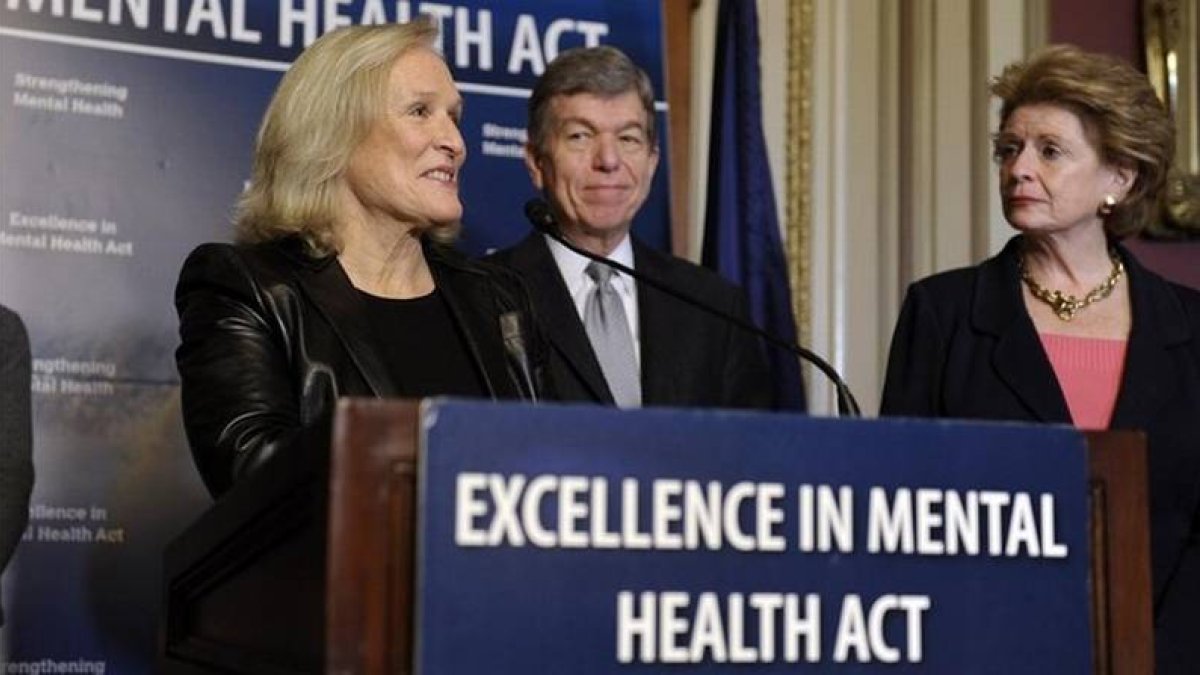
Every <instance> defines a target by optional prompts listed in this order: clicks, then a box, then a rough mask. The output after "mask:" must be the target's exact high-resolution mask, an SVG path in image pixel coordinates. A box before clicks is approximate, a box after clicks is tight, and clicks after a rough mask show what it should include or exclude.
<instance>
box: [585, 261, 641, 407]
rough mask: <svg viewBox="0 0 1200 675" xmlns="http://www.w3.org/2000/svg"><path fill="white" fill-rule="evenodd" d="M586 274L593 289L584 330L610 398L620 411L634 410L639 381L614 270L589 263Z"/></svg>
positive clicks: (639, 393)
mask: <svg viewBox="0 0 1200 675" xmlns="http://www.w3.org/2000/svg"><path fill="white" fill-rule="evenodd" d="M586 272H587V275H588V276H589V277H591V279H592V281H594V282H596V288H595V289H593V290H592V292H591V293H590V294H588V297H587V302H585V303H584V305H583V327H584V328H585V329H587V334H588V339H589V340H591V342H592V350H593V351H595V352H596V359H597V360H598V361H600V370H602V371H604V379H605V380H608V388H609V389H610V390H612V394H613V399H614V400H615V401H616V402H617V405H618V406H620V407H622V408H636V407H638V406H640V405H641V404H642V385H641V378H640V377H638V368H637V359H636V357H635V356H634V353H633V335H632V334H631V333H630V331H629V321H628V320H626V318H625V305H624V304H623V303H622V302H621V295H620V294H619V293H617V289H615V288H613V286H612V275H613V270H612V268H610V267H607V266H605V265H602V264H600V263H598V262H592V263H590V264H589V265H588V266H587V270H586Z"/></svg>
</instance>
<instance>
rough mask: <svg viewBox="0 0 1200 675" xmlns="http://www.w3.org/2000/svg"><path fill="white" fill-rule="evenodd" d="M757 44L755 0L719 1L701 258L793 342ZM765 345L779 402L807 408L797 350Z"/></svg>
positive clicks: (769, 326)
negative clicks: (765, 125) (730, 282)
mask: <svg viewBox="0 0 1200 675" xmlns="http://www.w3.org/2000/svg"><path fill="white" fill-rule="evenodd" d="M758 50H759V47H758V10H757V7H756V5H755V2H754V0H745V1H739V0H721V3H720V5H719V7H718V9H717V60H716V70H715V72H714V74H713V103H712V132H711V138H710V143H709V157H708V210H707V216H706V219H705V227H704V230H705V232H704V253H703V262H704V265H705V266H707V267H710V268H712V269H715V270H716V271H718V272H720V273H721V274H722V275H723V276H724V277H725V278H727V279H729V280H730V281H732V282H734V283H736V284H738V285H739V286H741V287H742V288H743V289H745V292H746V295H747V298H748V300H749V302H750V316H751V318H752V319H753V320H754V323H756V324H757V325H758V326H760V327H762V328H763V329H765V330H767V331H768V332H770V333H772V334H774V335H775V336H777V337H779V338H782V339H784V340H788V341H791V342H795V341H796V321H795V318H794V317H793V316H792V299H791V298H792V294H791V290H790V289H789V287H788V272H787V259H786V258H785V256H784V254H783V243H782V241H781V238H780V235H779V220H778V218H777V217H776V214H775V193H774V191H773V189H772V187H771V167H770V166H769V164H768V163H767V149H766V142H765V140H764V138H763V130H762V93H761V91H760V83H759V77H760V76H759V64H758ZM766 349H767V351H766V354H767V359H768V365H769V366H770V369H771V374H772V377H773V378H774V383H773V384H774V390H775V404H776V407H778V408H780V409H785V410H804V408H805V401H804V384H803V381H802V380H801V377H800V364H799V362H798V361H797V360H796V356H795V355H793V354H791V353H790V352H788V351H786V350H783V349H779V348H777V347H771V346H767V347H766Z"/></svg>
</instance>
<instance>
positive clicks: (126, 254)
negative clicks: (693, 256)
mask: <svg viewBox="0 0 1200 675" xmlns="http://www.w3.org/2000/svg"><path fill="white" fill-rule="evenodd" d="M658 4H659V3H656V2H628V1H627V0H555V1H553V2H550V1H546V0H541V1H537V0H510V1H506V2H503V3H494V2H488V1H487V0H470V1H464V2H455V3H431V2H403V1H394V0H388V1H387V2H383V1H381V0H351V1H349V2H347V1H346V0H322V1H319V2H318V1H316V0H279V1H278V2H271V1H268V0H263V1H259V0H254V1H253V2H250V1H248V0H203V1H202V0H162V1H161V2H160V1H153V2H149V1H138V0H126V1H122V2H90V1H89V2H58V1H57V0H56V1H53V2H52V1H49V0H6V1H5V2H0V100H3V101H5V103H3V104H0V157H3V162H0V302H2V303H4V304H5V305H8V306H10V307H12V308H13V309H14V310H16V311H17V312H19V313H20V314H21V315H22V317H23V318H24V320H25V323H26V325H27V326H28V328H29V332H30V338H31V341H32V347H33V356H34V364H33V366H34V382H33V391H34V418H35V419H34V425H35V426H34V433H35V449H34V454H35V467H36V471H37V482H36V485H35V488H34V494H33V504H32V507H31V510H30V525H29V529H28V531H27V532H26V536H25V541H23V542H22V545H21V547H20V548H19V549H18V553H17V557H16V558H15V559H14V561H13V564H12V565H10V569H9V570H8V571H7V572H6V574H5V576H4V580H3V583H4V598H5V600H6V605H5V606H6V613H7V620H8V623H7V625H6V626H5V627H4V629H3V631H0V658H6V659H7V661H8V666H7V670H6V671H5V672H20V673H55V672H77V673H102V672H112V673H141V672H151V670H152V663H153V654H154V649H155V631H156V622H157V620H158V605H159V599H158V593H159V586H160V582H159V579H160V559H161V553H162V549H163V546H164V544H165V543H166V541H167V540H169V539H170V538H171V537H173V536H174V535H175V534H176V533H178V532H179V531H181V530H182V529H183V527H184V526H185V525H186V524H187V523H188V522H190V521H191V520H192V519H193V518H195V517H196V515H197V514H199V513H200V512H201V511H202V510H203V509H204V508H205V507H206V505H207V504H208V503H209V501H210V500H209V497H208V495H207V493H206V492H205V490H204V488H203V486H202V485H201V483H200V480H199V478H198V476H197V475H196V472H195V469H194V467H193V466H192V461H191V458H190V455H189V453H188V450H187V445H186V442H185V440H184V438H183V433H182V428H181V423H180V416H179V391H178V378H177V374H176V371H175V366H174V358H173V352H174V349H175V347H176V345H177V343H178V338H177V331H176V328H177V326H176V317H175V312H174V309H173V306H172V294H173V290H174V285H175V280H176V277H177V275H178V271H179V267H180V265H181V264H182V261H183V259H184V257H185V256H186V254H187V253H188V251H190V250H191V249H192V248H193V247H194V246H196V245H197V244H199V243H201V242H205V241H220V240H229V239H230V238H231V237H232V226H231V217H232V206H233V204H234V202H235V200H236V198H237V196H238V194H239V193H240V192H241V190H242V189H243V187H244V185H245V181H246V180H247V178H248V176H249V166H250V158H251V151H252V147H253V141H254V135H255V133H256V131H257V125H258V121H259V119H260V118H261V115H262V113H263V111H264V110H265V108H266V105H267V102H268V101H269V99H270V96H271V93H272V91H273V90H274V87H275V85H276V83H277V82H278V80H279V77H280V76H281V74H282V72H284V71H285V70H286V69H287V67H288V64H289V63H290V62H291V61H292V60H293V59H294V58H295V57H296V55H297V54H298V53H299V52H300V50H301V49H302V48H303V47H304V46H305V45H307V44H309V43H311V42H312V41H313V40H315V39H316V37H317V36H319V35H320V34H322V33H324V32H326V31H327V30H330V29H332V28H334V27H337V26H341V25H346V24H352V23H380V22H390V21H403V20H407V19H408V18H410V17H411V16H413V15H414V14H416V13H418V12H419V13H425V14H429V15H431V16H434V17H436V18H437V19H438V21H439V23H440V25H441V27H442V39H441V45H440V47H441V49H442V50H443V53H444V54H445V55H446V58H447V61H448V62H449V64H450V67H451V70H452V72H453V73H454V76H455V79H456V80H457V81H458V82H459V86H460V88H461V90H462V92H463V94H464V97H465V99H466V117H465V120H464V123H463V133H464V136H465V139H466V142H467V148H468V161H467V164H466V167H465V170H464V175H463V178H462V185H463V188H462V191H463V198H464V202H465V204H466V213H465V216H464V225H465V229H464V235H463V238H462V240H461V245H462V247H463V248H464V249H465V250H467V251H468V252H469V253H473V254H479V253H482V252H484V251H485V250H487V249H489V248H493V247H498V246H503V245H507V244H510V243H513V242H515V241H516V240H518V239H519V238H520V237H522V236H523V235H524V233H525V232H527V231H528V225H527V224H526V223H525V219H524V216H523V215H522V205H523V203H524V202H525V200H527V199H529V198H530V197H533V196H534V191H533V188H532V187H531V185H530V183H529V178H528V175H527V174H526V172H525V169H524V166H523V164H522V162H521V160H520V149H521V145H522V143H523V142H524V138H525V129H524V126H525V124H524V120H525V116H526V110H525V103H526V99H527V97H528V92H529V88H530V87H531V86H532V83H533V81H534V80H535V78H536V77H537V76H538V75H539V74H541V72H543V70H544V68H545V64H546V63H547V62H548V61H549V60H551V59H553V58H554V56H556V55H557V54H558V53H559V52H560V51H562V50H563V49H567V48H569V47H574V46H581V45H590V44H600V43H604V44H613V45H616V46H618V47H620V48H622V49H624V50H625V51H627V52H628V53H629V54H630V55H631V56H632V57H633V58H634V59H635V60H636V61H637V62H638V63H640V64H641V65H642V66H643V67H644V68H646V70H647V71H648V72H649V73H650V74H651V77H652V80H653V82H654V85H655V89H656V91H657V92H658V93H659V94H660V96H661V95H662V94H663V59H662V39H661V33H662V19H661V14H660V9H659V7H658ZM659 109H660V112H659V114H660V122H661V123H663V124H665V105H662V104H660V105H659ZM664 137H665V134H664ZM665 151H666V148H663V154H664V159H665V155H666V152H665ZM666 185H667V182H666V171H660V173H659V176H658V178H657V180H656V182H655V187H654V191H653V193H652V195H651V199H650V202H649V203H648V205H647V206H646V208H645V209H644V211H643V214H642V217H641V220H639V222H638V223H637V226H636V227H637V229H638V232H639V233H640V234H641V235H642V236H643V237H644V238H646V239H647V240H648V241H650V242H651V243H652V244H654V245H656V246H659V247H661V248H666V247H667V245H668V232H669V227H668V220H669V219H668V211H667V209H668V207H667V204H668V199H667V193H666Z"/></svg>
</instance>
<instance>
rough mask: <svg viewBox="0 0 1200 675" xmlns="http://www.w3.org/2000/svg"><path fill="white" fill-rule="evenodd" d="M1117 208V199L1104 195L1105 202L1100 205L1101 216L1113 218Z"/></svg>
mask: <svg viewBox="0 0 1200 675" xmlns="http://www.w3.org/2000/svg"><path fill="white" fill-rule="evenodd" d="M1116 208H1117V198H1116V197H1114V196H1112V195H1104V202H1103V203H1102V204H1100V215H1102V216H1111V215H1112V212H1113V209H1116Z"/></svg>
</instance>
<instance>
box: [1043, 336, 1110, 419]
mask: <svg viewBox="0 0 1200 675" xmlns="http://www.w3.org/2000/svg"><path fill="white" fill-rule="evenodd" d="M1038 337H1039V338H1041V341H1042V348H1043V349H1045V350H1046V356H1048V357H1050V365H1051V366H1053V368H1054V375H1055V376H1056V377H1057V378H1058V386H1059V388H1061V389H1062V392H1063V396H1064V397H1065V398H1066V399H1067V408H1069V409H1070V411H1071V420H1072V421H1073V422H1074V424H1075V426H1076V427H1078V428H1080V429H1107V428H1108V425H1109V422H1111V421H1112V414H1113V408H1114V407H1116V405H1117V394H1118V393H1119V392H1120V389H1121V374H1122V372H1123V370H1124V366H1125V346H1126V344H1127V342H1126V341H1125V340H1109V339H1104V338H1084V337H1074V336H1070V335H1058V334H1055V333H1038Z"/></svg>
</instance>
